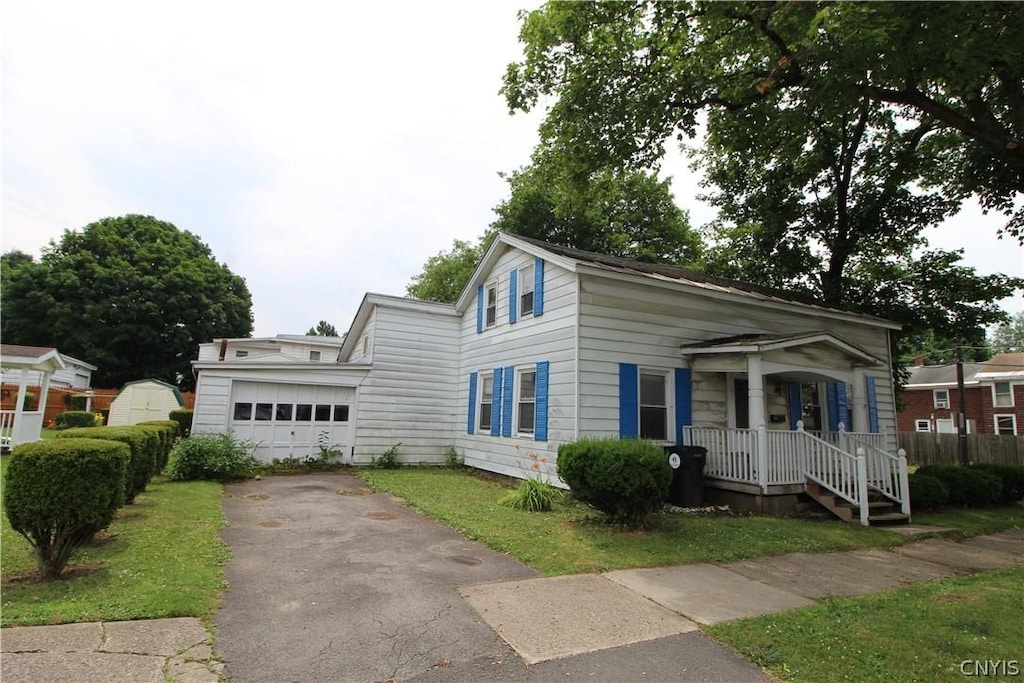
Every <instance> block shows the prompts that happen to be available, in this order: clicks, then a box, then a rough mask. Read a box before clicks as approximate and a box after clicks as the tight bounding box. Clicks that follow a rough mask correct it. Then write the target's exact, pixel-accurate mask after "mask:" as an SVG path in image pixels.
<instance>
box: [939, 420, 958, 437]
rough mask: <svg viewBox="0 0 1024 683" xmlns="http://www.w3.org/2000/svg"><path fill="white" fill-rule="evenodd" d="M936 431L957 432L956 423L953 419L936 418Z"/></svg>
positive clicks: (941, 432)
mask: <svg viewBox="0 0 1024 683" xmlns="http://www.w3.org/2000/svg"><path fill="white" fill-rule="evenodd" d="M935 431H937V432H938V433H939V434H956V424H955V423H954V422H953V421H952V420H936V421H935Z"/></svg>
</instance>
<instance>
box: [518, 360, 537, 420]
mask: <svg viewBox="0 0 1024 683" xmlns="http://www.w3.org/2000/svg"><path fill="white" fill-rule="evenodd" d="M516 406H517V408H516V420H517V421H516V433H518V434H533V431H534V418H535V416H536V415H537V371H536V370H521V371H520V372H519V397H518V399H517V400H516Z"/></svg>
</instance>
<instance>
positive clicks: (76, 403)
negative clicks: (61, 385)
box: [67, 394, 89, 427]
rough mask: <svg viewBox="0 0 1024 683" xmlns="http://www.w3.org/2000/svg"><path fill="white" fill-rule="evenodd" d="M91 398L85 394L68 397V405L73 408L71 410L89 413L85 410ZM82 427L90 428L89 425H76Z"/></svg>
mask: <svg viewBox="0 0 1024 683" xmlns="http://www.w3.org/2000/svg"><path fill="white" fill-rule="evenodd" d="M88 401H89V397H88V396H86V395H85V394H72V395H70V396H68V397H67V403H68V405H70V406H71V410H74V411H82V412H88V411H86V410H85V406H86V405H87V404H88ZM76 426H81V427H88V426H89V425H76Z"/></svg>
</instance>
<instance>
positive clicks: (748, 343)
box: [679, 332, 885, 367]
mask: <svg viewBox="0 0 1024 683" xmlns="http://www.w3.org/2000/svg"><path fill="white" fill-rule="evenodd" d="M809 344H824V345H826V346H831V347H833V348H835V349H837V350H839V351H841V352H842V353H844V354H846V355H847V356H849V357H850V358H851V359H853V361H854V363H855V364H856V365H860V366H863V367H872V366H884V365H885V363H884V362H883V361H882V360H881V359H879V358H876V357H875V356H873V355H871V354H870V353H868V352H867V351H865V350H864V349H861V348H860V347H858V346H855V345H853V344H851V343H850V342H848V341H845V340H843V339H840V338H839V337H837V336H836V335H834V334H832V333H831V332H805V333H801V334H743V335H737V336H733V337H720V338H718V339H709V340H708V341H704V342H698V343H696V344H683V345H682V346H680V347H679V349H680V351H681V352H682V354H683V355H684V356H696V355H703V354H716V353H765V352H768V351H778V350H782V349H789V348H794V347H797V346H807V345H809Z"/></svg>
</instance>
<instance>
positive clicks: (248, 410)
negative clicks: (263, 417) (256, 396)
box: [234, 403, 252, 420]
mask: <svg viewBox="0 0 1024 683" xmlns="http://www.w3.org/2000/svg"><path fill="white" fill-rule="evenodd" d="M234 419H236V420H251V419H252V404H251V403H236V404H235V412H234Z"/></svg>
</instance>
